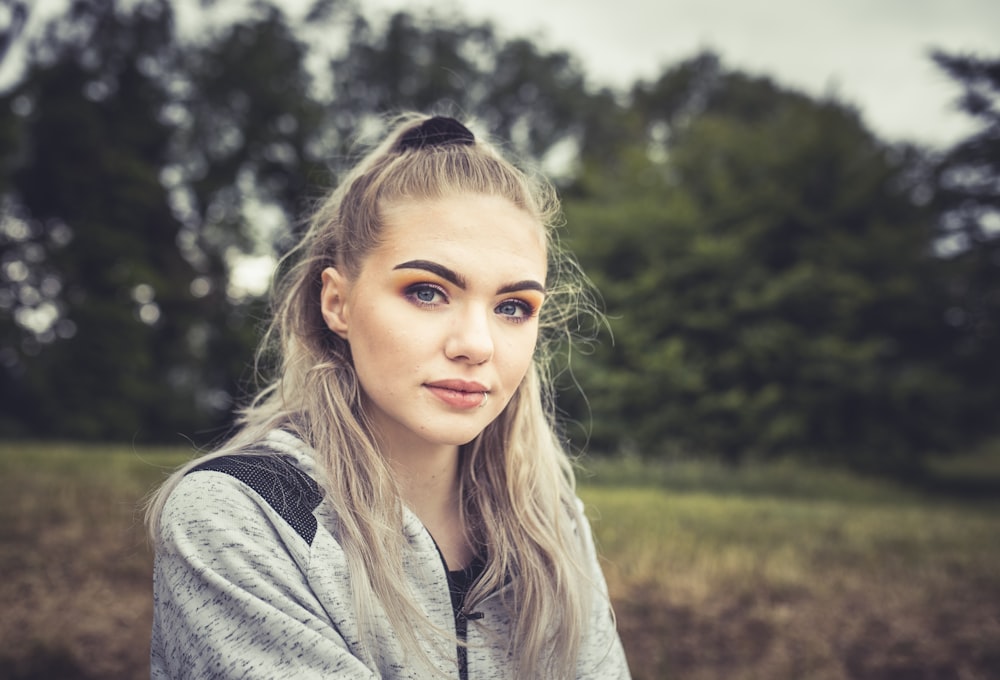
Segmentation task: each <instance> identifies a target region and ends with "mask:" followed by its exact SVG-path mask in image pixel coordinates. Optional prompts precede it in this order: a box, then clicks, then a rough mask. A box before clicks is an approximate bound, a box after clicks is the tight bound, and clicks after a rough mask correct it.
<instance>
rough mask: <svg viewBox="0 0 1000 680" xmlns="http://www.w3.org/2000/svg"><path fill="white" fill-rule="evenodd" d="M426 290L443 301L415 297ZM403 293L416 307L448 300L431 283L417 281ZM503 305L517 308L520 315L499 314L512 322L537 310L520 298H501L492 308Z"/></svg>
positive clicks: (529, 315)
mask: <svg viewBox="0 0 1000 680" xmlns="http://www.w3.org/2000/svg"><path fill="white" fill-rule="evenodd" d="M426 292H430V293H433V294H435V295H437V296H440V297H441V298H442V300H443V302H442V301H440V300H421V299H420V298H419V297H417V296H418V295H420V294H421V293H426ZM403 295H404V296H405V297H406V299H407V300H409V301H410V302H412V303H413V304H415V305H417V306H418V307H436V306H438V305H440V304H447V302H448V294H447V293H446V292H445V290H444V289H443V288H441V287H440V286H438V285H435V284H433V283H417V284H414V285H412V286H408V287H407V288H406V289H405V290H404V291H403ZM505 305H513V306H514V307H516V308H517V311H518V312H520V313H521V315H520V316H518V315H517V312H515V313H514V314H501V316H503V317H505V318H506V319H507V320H509V321H511V322H513V323H524V322H525V321H528V320H529V319H531V318H533V317H534V316H535V312H537V311H538V310H537V309H536V308H535V306H534V305H533V304H531V303H529V302H527V301H526V300H521V299H520V298H508V299H507V300H503V301H502V302H500V303H499V304H498V305H497V306H496V307H494V308H493V310H494V311H498V310H499V309H500V308H501V307H503V306H505Z"/></svg>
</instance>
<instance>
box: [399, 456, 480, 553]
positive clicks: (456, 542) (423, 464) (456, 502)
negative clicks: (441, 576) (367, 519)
mask: <svg viewBox="0 0 1000 680" xmlns="http://www.w3.org/2000/svg"><path fill="white" fill-rule="evenodd" d="M404 450H405V451H406V453H405V454H402V455H401V454H400V453H399V449H398V448H397V449H394V450H390V451H389V452H388V455H387V460H388V462H389V466H390V467H391V468H392V470H393V472H394V473H395V476H396V483H397V484H398V485H399V489H400V494H401V495H402V498H403V502H404V503H405V504H406V506H407V507H408V508H410V510H412V511H413V513H414V514H415V515H416V516H417V517H418V518H419V519H420V521H421V522H422V523H423V525H424V527H425V528H426V529H427V531H428V532H429V533H430V535H431V536H432V537H433V538H434V541H435V542H436V543H437V546H438V549H439V550H440V551H441V554H442V556H443V557H444V561H445V564H446V565H447V567H448V569H451V570H456V569H462V568H464V567H466V566H467V565H468V564H469V563H470V562H471V561H472V558H473V550H472V546H471V545H470V543H469V539H468V535H467V533H466V531H465V525H464V523H463V522H462V514H461V498H459V493H458V447H457V446H441V447H427V446H426V445H425V446H423V447H420V446H414V447H406V448H405V449H404Z"/></svg>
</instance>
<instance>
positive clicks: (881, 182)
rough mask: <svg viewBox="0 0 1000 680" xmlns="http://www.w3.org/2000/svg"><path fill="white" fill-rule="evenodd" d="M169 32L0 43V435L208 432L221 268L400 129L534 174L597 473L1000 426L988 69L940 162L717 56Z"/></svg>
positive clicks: (334, 33) (968, 93)
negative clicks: (446, 137) (593, 75)
mask: <svg viewBox="0 0 1000 680" xmlns="http://www.w3.org/2000/svg"><path fill="white" fill-rule="evenodd" d="M210 4H213V6H215V5H218V6H220V8H222V9H225V7H222V5H225V4H226V3H210ZM173 7H174V4H173V3H172V2H171V1H170V0H145V1H144V2H138V3H136V2H128V3H126V2H117V3H116V2H104V1H99V0H75V1H74V2H72V3H71V5H70V8H69V10H68V12H67V13H66V14H65V15H64V16H59V17H55V18H53V19H52V20H51V22H50V25H49V27H48V29H47V30H46V31H45V32H44V34H41V35H34V36H20V37H19V36H18V32H17V29H18V25H19V24H18V22H22V23H23V19H24V17H25V16H27V13H28V12H30V11H31V8H30V7H29V6H28V5H25V4H24V3H20V2H17V3H14V8H15V9H14V10H12V12H13V14H12V17H13V18H14V19H15V20H16V21H14V22H13V24H12V26H11V28H10V29H8V30H5V32H3V33H0V58H6V56H5V55H6V54H7V51H6V50H7V47H8V46H9V45H10V44H11V43H12V41H14V40H27V41H28V43H29V46H30V50H29V55H30V58H29V63H28V64H27V71H26V73H25V76H24V77H23V78H22V79H21V81H20V82H19V83H18V84H16V85H15V86H14V87H12V88H11V89H10V90H9V91H8V92H5V93H2V94H0V205H2V211H3V219H2V220H0V378H2V379H0V405H2V408H0V414H2V415H0V434H6V435H12V434H13V435H22V436H28V435H31V436H46V437H75V438H87V439H135V438H138V439H147V440H165V439H172V438H175V437H176V436H177V433H184V434H185V435H187V436H192V437H195V438H196V439H198V440H199V441H200V442H202V443H204V442H205V441H206V440H208V439H210V438H213V437H214V436H216V435H218V434H219V433H221V432H222V431H223V430H224V428H225V427H226V426H227V425H228V423H229V419H230V409H231V406H232V404H233V402H234V401H236V400H239V398H240V397H241V396H242V394H243V393H244V392H245V391H246V388H247V385H246V381H247V377H248V376H249V374H250V371H249V368H248V366H249V364H250V361H251V357H252V351H253V347H254V345H255V343H256V338H257V334H258V324H259V322H260V320H261V319H262V318H263V317H264V316H265V314H266V310H265V302H264V300H263V299H262V298H255V297H253V296H248V295H246V294H244V293H241V292H239V291H237V290H235V289H234V288H233V287H232V286H231V284H232V281H233V268H234V265H235V264H236V263H237V262H238V261H239V260H240V258H241V257H244V256H246V255H254V256H264V257H268V256H271V255H274V254H278V253H280V252H281V251H282V250H283V249H285V248H287V247H288V245H289V244H290V243H291V242H292V241H293V239H294V236H295V234H296V232H297V230H298V229H299V228H300V227H299V225H300V224H301V222H300V219H299V218H300V217H302V215H303V214H304V213H305V212H307V209H308V207H309V205H310V203H311V202H312V200H313V199H315V198H316V195H317V193H318V192H319V191H321V190H322V189H323V188H324V187H326V186H328V185H329V184H330V182H331V178H335V177H336V176H337V175H338V173H340V172H341V171H342V170H343V169H344V168H345V167H346V166H348V165H349V164H350V163H351V162H352V160H353V157H354V155H355V152H356V148H355V147H353V146H352V141H353V139H354V138H355V136H356V135H357V134H358V133H361V134H363V135H374V134H378V133H379V132H380V131H381V129H382V125H383V124H384V116H385V114H388V113H393V112H398V111H401V110H407V109H420V110H424V111H429V112H438V113H446V114H453V115H458V116H461V117H468V118H472V119H474V120H476V121H478V123H477V124H478V126H479V128H478V130H481V131H482V132H489V133H490V134H493V135H495V136H496V137H498V138H499V139H502V140H510V142H509V147H510V150H511V151H513V152H514V153H515V154H516V155H519V156H521V157H525V158H530V159H534V160H535V161H537V162H538V163H539V164H541V165H542V166H543V167H545V168H546V169H547V170H549V171H551V172H553V173H554V174H555V175H556V179H557V180H558V182H559V186H560V188H561V190H562V193H563V197H564V201H565V206H566V211H567V216H568V226H567V229H566V234H565V238H566V240H567V241H568V242H569V245H570V246H571V247H572V248H573V249H574V250H576V252H577V253H578V254H579V256H580V258H581V260H582V262H583V264H584V266H585V269H586V270H587V271H588V272H589V273H590V275H591V276H592V277H593V279H594V280H595V282H596V283H597V285H598V287H599V288H600V290H601V292H602V294H603V296H604V298H605V301H606V304H607V309H608V312H609V313H610V316H611V329H612V330H613V333H614V344H611V343H610V342H609V343H606V344H604V345H602V346H599V347H598V348H597V349H596V350H595V351H594V352H593V353H591V354H584V355H574V357H573V360H572V361H573V363H572V367H573V369H574V373H575V375H576V377H577V378H578V379H579V381H580V382H581V383H582V385H583V387H584V388H585V390H586V393H587V395H588V397H587V398H588V399H589V402H588V401H586V400H585V399H584V398H583V397H582V396H581V395H580V394H579V392H577V391H575V390H574V389H570V388H569V385H568V384H567V385H566V389H564V390H562V392H561V394H560V395H559V397H560V407H561V408H562V409H563V410H564V411H565V412H566V413H567V414H568V415H569V416H570V418H571V419H572V420H575V421H576V422H577V423H579V424H580V427H579V428H577V429H575V430H571V431H570V434H571V435H573V436H577V435H580V434H581V433H583V436H585V437H589V441H590V445H591V447H592V448H594V449H597V450H600V451H607V452H613V451H639V452H641V453H642V454H643V455H646V456H651V457H664V458H675V457H678V456H683V455H688V454H694V453H697V454H702V453H711V454H715V455H718V456H720V457H721V458H724V459H725V460H728V461H730V462H733V461H739V460H743V459H746V458H748V457H755V456H756V457H777V456H786V455H794V456H812V457H817V458H820V459H823V460H830V459H836V460H837V461H848V462H850V463H852V464H855V465H859V466H862V467H866V468H869V469H883V470H893V471H896V472H900V473H908V474H912V473H915V472H916V471H917V470H918V468H919V464H920V458H921V456H923V455H924V454H925V453H927V452H934V451H944V450H950V449H956V448H960V447H964V446H967V445H971V444H974V443H975V442H976V441H979V440H981V439H982V438H983V437H987V436H989V435H990V434H991V433H995V432H996V428H997V424H996V418H995V415H994V411H995V409H996V405H997V404H998V403H1000V360H998V358H997V356H996V352H995V350H994V348H995V347H996V346H997V343H998V342H1000V337H998V333H1000V331H998V328H1000V322H998V318H1000V303H998V300H1000V294H998V292H997V291H998V290H1000V284H998V272H1000V266H998V264H1000V255H998V252H997V248H998V245H997V244H998V243H1000V239H998V238H996V234H997V230H998V228H1000V227H998V225H1000V221H998V220H1000V218H998V217H997V215H998V214H1000V212H998V201H1000V199H998V197H997V193H996V178H997V176H998V171H1000V164H998V161H997V158H998V156H997V151H998V146H997V139H1000V137H998V132H997V130H998V129H1000V128H998V123H997V120H998V118H997V116H998V113H997V109H996V101H997V99H996V97H997V92H998V91H1000V88H998V86H997V82H998V81H997V75H996V62H995V61H989V60H984V59H975V58H971V57H955V56H947V55H937V56H936V57H935V58H936V60H937V61H938V63H939V64H940V65H941V66H942V67H943V68H944V69H945V70H946V71H948V73H949V74H951V75H952V76H953V77H954V78H956V80H957V81H959V83H960V84H961V85H962V87H963V88H964V91H965V93H964V95H963V99H962V105H963V107H964V108H965V110H966V111H967V112H969V113H970V114H971V115H973V116H975V117H976V119H977V120H979V121H980V122H981V123H982V124H983V126H982V129H981V130H980V131H979V132H977V133H976V134H975V135H973V136H972V137H970V138H969V139H968V140H966V141H964V142H963V143H962V144H959V145H957V146H956V147H955V148H954V149H952V150H949V151H948V152H947V153H944V154H941V155H940V156H939V157H934V156H932V155H931V154H929V153H927V152H926V151H924V150H921V149H918V148H910V147H905V146H896V147H890V146H888V145H886V144H885V143H884V142H882V141H880V140H879V139H877V138H875V137H874V136H873V135H872V134H871V133H870V132H869V131H868V130H867V129H866V128H865V126H864V124H863V122H862V120H861V118H860V117H859V115H858V113H857V112H855V111H853V110H852V109H851V108H849V107H847V106H845V105H843V104H841V103H839V102H836V101H828V100H818V99H815V98H812V97H809V96H806V95H804V94H802V93H799V92H795V91H790V90H788V89H786V88H783V87H781V86H780V85H778V84H777V83H775V82H773V81H771V80H769V79H767V78H762V77H755V76H752V75H749V74H745V73H741V72H739V71H734V70H731V69H728V68H726V67H725V66H724V65H723V64H722V63H721V61H720V60H719V58H718V57H717V56H715V55H713V54H711V53H704V54H698V55H695V56H693V57H692V58H691V59H688V60H685V61H682V62H680V63H678V64H676V65H674V66H672V67H670V68H667V69H665V70H664V72H663V73H662V75H661V76H660V77H659V78H657V79H655V80H653V81H650V82H639V83H635V84H634V85H633V86H632V87H631V88H630V89H629V90H628V91H627V92H611V91H607V90H601V91H597V90H594V89H593V88H591V87H589V86H588V84H587V80H586V74H585V73H584V72H583V71H582V70H581V68H580V66H579V64H578V62H577V61H576V59H575V58H574V57H573V56H572V55H571V54H568V53H565V52H559V51H554V52H553V51H547V50H545V49H542V48H540V47H538V46H537V45H536V44H535V43H534V42H532V41H528V40H524V39H519V38H514V39H503V38H501V37H499V36H498V35H497V33H496V31H494V29H493V27H492V26H491V25H489V24H482V25H473V24H469V23H467V22H465V21H463V20H461V19H460V18H454V17H444V16H441V15H439V14H435V13H430V14H426V15H417V14H414V13H409V12H397V13H396V14H394V15H393V16H391V17H389V18H388V20H387V21H386V22H381V23H373V22H371V21H369V18H368V17H367V15H365V14H364V13H363V11H362V9H361V8H360V7H359V4H358V3H354V2H351V1H350V0H321V1H318V2H315V3H313V5H312V8H311V10H310V11H309V12H307V13H306V15H305V17H304V18H302V19H292V18H289V15H287V14H285V13H284V12H283V11H282V10H281V9H280V7H279V6H278V4H277V3H269V2H255V3H252V4H251V5H249V6H246V5H245V4H243V3H231V6H230V7H229V8H230V9H239V10H240V11H239V12H237V14H239V16H240V17H241V18H239V19H238V20H233V21H230V22H229V23H225V22H223V23H221V24H218V25H216V26H214V27H213V28H212V29H211V30H208V31H206V32H204V33H203V34H201V35H199V36H198V37H197V38H196V39H190V38H185V39H183V40H182V39H181V38H180V37H179V36H178V35H177V33H176V32H175V28H174V17H173ZM317 36H320V38H321V39H320V40H318V41H317ZM566 378H567V383H569V381H570V378H569V376H568V375H567V376H566Z"/></svg>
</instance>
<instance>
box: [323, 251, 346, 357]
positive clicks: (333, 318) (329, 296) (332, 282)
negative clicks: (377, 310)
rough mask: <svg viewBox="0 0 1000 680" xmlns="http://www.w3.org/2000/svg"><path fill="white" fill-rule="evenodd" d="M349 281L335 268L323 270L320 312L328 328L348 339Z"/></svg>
mask: <svg viewBox="0 0 1000 680" xmlns="http://www.w3.org/2000/svg"><path fill="white" fill-rule="evenodd" d="M347 288H348V286H347V279H345V278H344V276H343V275H342V274H341V273H340V272H338V271H337V270H336V269H334V268H333V267H327V268H326V269H324V270H323V291H322V292H321V293H320V296H319V301H320V310H321V312H322V313H323V321H325V322H326V326H327V328H329V329H330V330H331V331H333V332H334V333H336V334H337V335H339V336H340V337H342V338H344V339H345V340H346V339H347Z"/></svg>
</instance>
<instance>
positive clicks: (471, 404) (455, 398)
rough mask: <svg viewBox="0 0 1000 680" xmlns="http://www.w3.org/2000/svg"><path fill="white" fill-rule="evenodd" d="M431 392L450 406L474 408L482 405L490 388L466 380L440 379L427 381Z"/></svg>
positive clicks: (426, 385)
mask: <svg viewBox="0 0 1000 680" xmlns="http://www.w3.org/2000/svg"><path fill="white" fill-rule="evenodd" d="M424 387H426V388H427V389H428V390H429V391H430V392H431V394H433V395H434V396H435V397H437V398H438V399H440V400H441V401H443V402H444V403H445V404H447V405H448V406H451V407H452V408H457V409H472V408H478V407H480V406H482V404H483V403H484V402H485V401H486V399H487V396H486V395H487V394H488V393H489V390H488V389H487V388H486V386H485V385H482V384H480V383H477V382H467V381H465V380H440V381H438V382H433V383H425V384H424Z"/></svg>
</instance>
